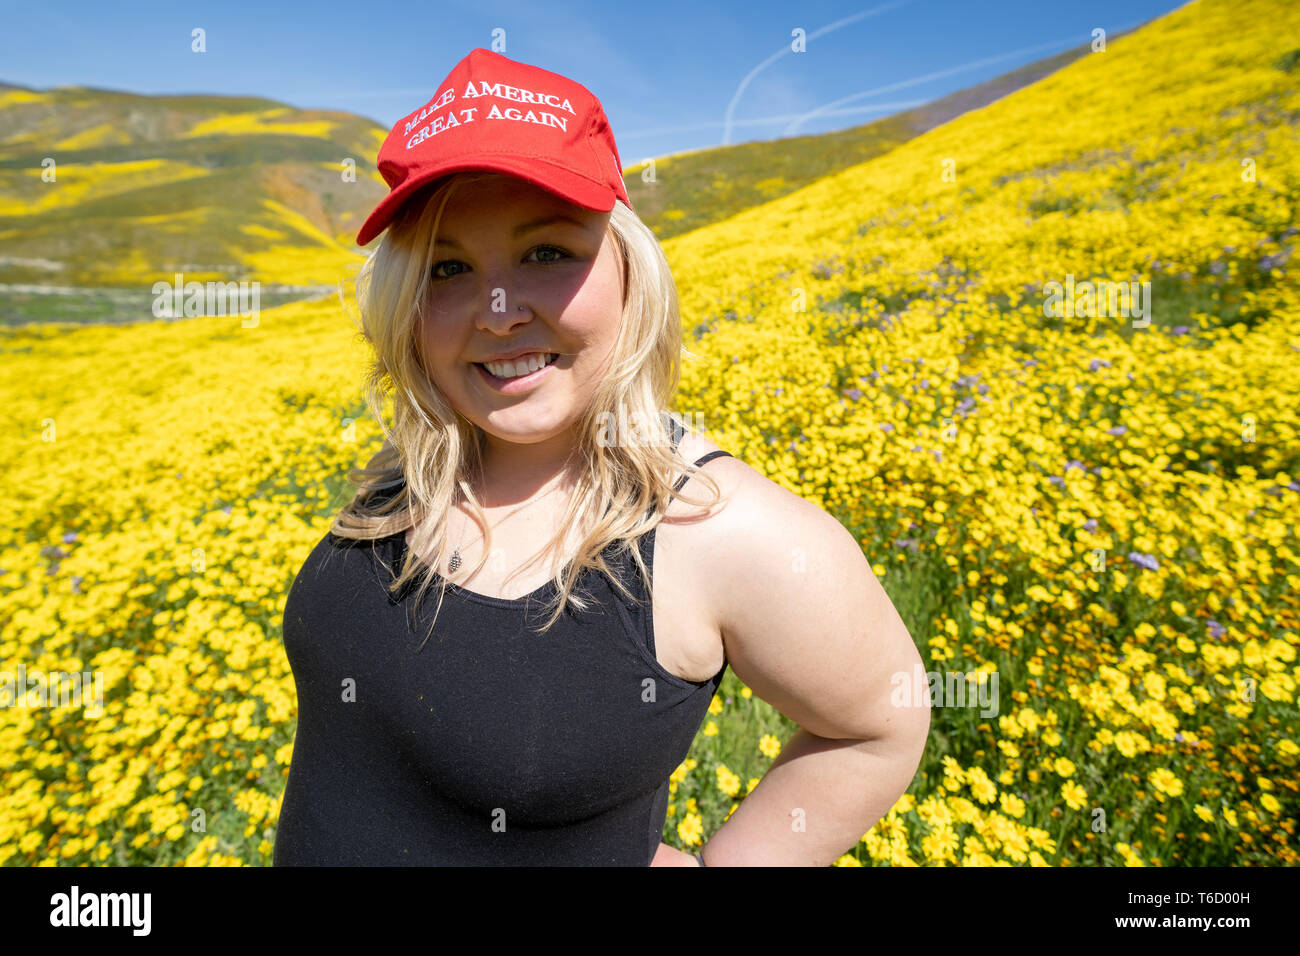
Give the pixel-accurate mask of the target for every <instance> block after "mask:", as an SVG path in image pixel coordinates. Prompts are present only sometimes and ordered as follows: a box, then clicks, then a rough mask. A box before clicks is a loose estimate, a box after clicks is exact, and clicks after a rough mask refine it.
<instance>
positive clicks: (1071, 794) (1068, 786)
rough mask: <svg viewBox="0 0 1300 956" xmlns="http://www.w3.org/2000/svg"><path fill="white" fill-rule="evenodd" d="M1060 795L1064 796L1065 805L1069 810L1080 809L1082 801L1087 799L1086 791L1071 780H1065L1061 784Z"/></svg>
mask: <svg viewBox="0 0 1300 956" xmlns="http://www.w3.org/2000/svg"><path fill="white" fill-rule="evenodd" d="M1061 796H1062V797H1064V798H1065V805H1066V806H1067V807H1069V808H1070V809H1071V810H1082V809H1083V805H1084V803H1083V802H1084V801H1085V800H1087V799H1088V791H1086V790H1084V789H1083V787H1081V786H1079V785H1078V784H1077V783H1075V782H1074V781H1073V780H1067V781H1066V782H1065V783H1063V784H1061Z"/></svg>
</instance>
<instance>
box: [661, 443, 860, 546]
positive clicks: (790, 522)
mask: <svg viewBox="0 0 1300 956" xmlns="http://www.w3.org/2000/svg"><path fill="white" fill-rule="evenodd" d="M680 448H681V453H682V457H683V458H685V459H686V460H687V461H690V462H697V461H699V460H700V459H701V458H703V457H705V456H706V455H708V454H710V453H711V452H715V451H726V452H727V453H728V454H726V455H720V456H718V457H716V458H713V459H711V460H710V461H708V462H707V463H706V464H705V465H704V466H703V470H704V471H705V472H707V473H708V474H709V475H710V476H711V477H712V478H713V480H714V481H715V482H717V484H718V487H719V490H720V491H721V493H722V499H723V500H722V502H721V503H720V505H718V506H715V507H714V508H712V509H710V511H709V512H708V515H707V518H705V520H700V521H699V526H700V527H701V528H705V527H707V528H708V533H707V534H702V535H700V536H699V537H700V542H699V543H700V544H701V545H704V546H706V548H707V546H708V543H709V540H710V539H713V540H714V543H715V544H717V545H718V546H719V547H722V546H724V545H725V547H726V551H728V552H730V553H734V552H735V551H736V548H737V545H739V546H740V549H741V550H744V548H746V547H748V546H753V547H756V548H765V549H769V548H771V547H777V546H780V544H781V542H784V541H788V540H789V536H790V535H791V534H796V535H798V536H799V537H800V538H803V539H811V538H816V537H824V536H826V535H831V536H835V535H836V533H837V531H838V532H839V533H843V532H844V528H843V526H842V525H840V523H839V521H837V520H836V519H835V518H834V517H832V516H831V515H830V514H828V513H827V512H825V511H823V510H822V509H821V508H820V507H818V506H817V505H816V504H814V503H813V502H811V501H808V500H806V499H804V498H802V497H800V496H799V495H797V494H795V493H794V492H792V491H790V490H789V489H787V488H785V487H783V486H782V485H780V484H778V483H776V482H775V481H773V480H772V479H770V478H768V477H767V476H766V475H764V474H762V473H761V472H759V471H758V470H756V469H755V468H753V467H751V466H750V465H748V464H747V463H746V462H744V461H742V460H741V459H740V458H739V457H736V453H735V452H734V451H732V450H731V449H729V448H723V447H721V446H719V445H718V444H717V443H715V442H713V441H712V440H710V439H709V438H707V437H705V436H703V435H700V434H697V433H694V432H688V433H687V434H686V435H685V436H684V437H683V438H682V441H681V445H680ZM692 483H694V482H692ZM673 511H677V509H676V508H674V509H672V510H671V511H670V514H672V513H673ZM680 513H681V514H682V515H683V516H685V515H687V514H694V515H695V518H696V519H697V520H698V519H699V517H700V516H699V511H698V509H697V508H693V507H689V506H687V507H684V508H682V510H681V511H680ZM707 550H709V551H714V549H712V548H707ZM706 560H707V556H706Z"/></svg>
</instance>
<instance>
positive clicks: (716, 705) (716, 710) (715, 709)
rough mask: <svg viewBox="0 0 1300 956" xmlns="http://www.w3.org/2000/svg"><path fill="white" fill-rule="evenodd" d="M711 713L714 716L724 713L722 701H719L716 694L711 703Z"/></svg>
mask: <svg viewBox="0 0 1300 956" xmlns="http://www.w3.org/2000/svg"><path fill="white" fill-rule="evenodd" d="M709 713H710V714H713V715H714V716H717V715H718V714H720V713H722V701H721V700H719V699H718V695H717V694H714V695H713V700H711V701H709Z"/></svg>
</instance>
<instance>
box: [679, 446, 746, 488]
mask: <svg viewBox="0 0 1300 956" xmlns="http://www.w3.org/2000/svg"><path fill="white" fill-rule="evenodd" d="M723 457H726V458H731V457H733V456H732V454H731V452H729V451H722V450H720V449H719V450H718V451H711V452H709V453H708V454H707V455H705V456H704V457H703V458H701V459H699V460H698V461H696V462H695V467H696V468H700V467H702V466H704V465H707V464H708V463H709V462H711V461H713V459H715V458H723ZM690 477H691V476H690V475H682V477H681V478H680V479H678V481H677V484H675V485H674V486H673V491H681V490H682V488H684V487H685V486H686V482H687V481H688V480H689V479H690Z"/></svg>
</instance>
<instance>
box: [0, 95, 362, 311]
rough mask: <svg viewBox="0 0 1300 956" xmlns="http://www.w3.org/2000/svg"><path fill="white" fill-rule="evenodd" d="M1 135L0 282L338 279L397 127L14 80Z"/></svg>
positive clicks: (260, 103)
mask: <svg viewBox="0 0 1300 956" xmlns="http://www.w3.org/2000/svg"><path fill="white" fill-rule="evenodd" d="M0 130H3V133H2V134H0V197H3V198H2V199H0V283H29V284H45V285H57V286H98V287H113V286H138V285H140V284H141V283H149V282H152V281H153V280H154V279H155V278H157V277H158V276H159V275H170V274H172V273H174V272H184V273H186V274H187V276H192V277H193V278H195V279H197V280H199V281H205V280H207V279H218V278H260V279H262V280H263V281H271V282H282V283H326V284H333V283H334V282H335V281H337V279H338V277H339V275H340V274H342V272H343V271H344V270H346V269H347V268H348V267H349V266H350V264H352V263H354V262H359V260H360V257H359V256H358V255H357V252H356V250H355V247H354V246H353V244H352V239H353V237H354V236H355V233H356V229H357V228H358V226H359V224H360V222H361V221H362V219H364V217H365V215H366V214H367V213H368V212H369V210H370V208H372V207H373V205H374V203H376V202H377V201H378V200H379V198H380V197H382V196H383V195H384V193H386V192H387V187H386V185H384V183H383V181H382V179H380V177H379V176H378V174H377V173H376V172H375V170H374V165H373V164H374V156H375V152H376V151H377V149H378V148H379V144H380V142H382V140H383V135H384V134H385V133H386V132H387V131H386V130H381V129H380V128H379V127H378V126H377V125H376V124H375V123H373V122H371V121H369V120H366V119H362V118H361V117H357V116H353V115H350V114H347V113H339V112H330V111H321V110H298V109H293V108H291V107H288V106H285V105H284V104H281V103H276V102H274V101H272V100H263V99H250V98H235V97H219V96H138V95H135V94H130V93H119V92H114V91H109V90H95V89H83V88H75V87H73V88H60V89H55V90H51V91H46V92H37V91H32V90H24V89H21V88H15V87H9V88H7V89H6V90H5V91H4V92H0ZM345 158H352V159H353V160H354V161H355V163H356V175H355V182H346V181H344V178H343V175H342V174H343V166H342V161H343V160H344V159H345ZM46 159H53V160H54V162H55V164H56V165H55V167H54V169H55V180H54V182H46V181H44V180H43V179H42V170H43V168H44V166H43V163H44V161H45V160H46Z"/></svg>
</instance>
